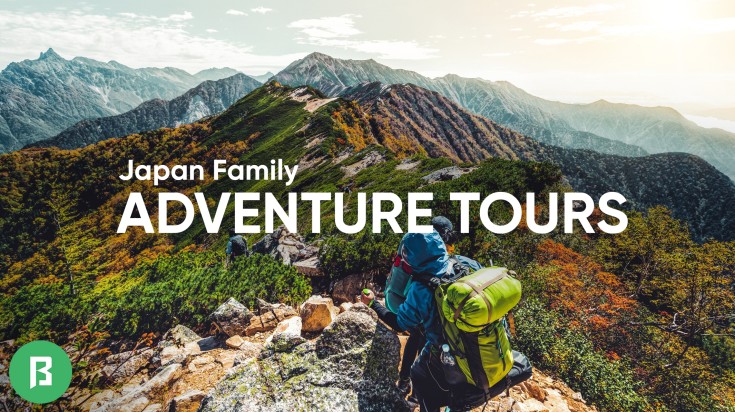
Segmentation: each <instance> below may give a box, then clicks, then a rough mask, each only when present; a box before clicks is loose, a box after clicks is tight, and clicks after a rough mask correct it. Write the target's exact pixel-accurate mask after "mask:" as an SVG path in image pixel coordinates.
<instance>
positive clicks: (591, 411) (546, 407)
mask: <svg viewBox="0 0 735 412" xmlns="http://www.w3.org/2000/svg"><path fill="white" fill-rule="evenodd" d="M481 410H482V407H479V408H476V409H474V410H473V412H480V411H481ZM485 410H490V411H497V412H596V411H597V409H596V408H595V407H594V406H590V405H587V403H586V402H585V401H584V399H583V398H582V395H580V394H579V392H575V391H574V390H572V389H571V388H569V387H568V386H567V385H565V384H564V383H563V382H560V381H558V380H556V379H554V378H552V377H550V376H548V375H546V374H544V373H543V372H541V371H538V370H535V371H534V372H533V377H532V378H531V379H529V380H527V381H525V382H523V383H521V384H520V385H517V386H514V387H513V388H511V389H510V394H509V396H506V394H505V393H502V394H500V395H499V396H498V397H497V398H495V399H492V400H490V401H489V402H488V403H487V405H486V406H485Z"/></svg>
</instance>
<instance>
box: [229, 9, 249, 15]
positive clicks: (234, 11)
mask: <svg viewBox="0 0 735 412" xmlns="http://www.w3.org/2000/svg"><path fill="white" fill-rule="evenodd" d="M225 14H229V15H231V16H247V15H248V14H247V13H245V12H244V11H242V10H235V9H229V10H227V11H226V12H225Z"/></svg>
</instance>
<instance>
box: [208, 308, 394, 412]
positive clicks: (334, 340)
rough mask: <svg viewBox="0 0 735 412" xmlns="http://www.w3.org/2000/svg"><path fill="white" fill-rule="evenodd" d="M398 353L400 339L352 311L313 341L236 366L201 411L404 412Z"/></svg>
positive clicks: (367, 316) (383, 327)
mask: <svg viewBox="0 0 735 412" xmlns="http://www.w3.org/2000/svg"><path fill="white" fill-rule="evenodd" d="M399 350H400V345H399V343H398V338H397V337H396V335H395V334H394V333H392V332H391V331H389V330H388V329H387V328H386V327H385V326H384V325H383V324H382V323H379V322H376V320H375V319H374V318H373V317H371V316H369V315H368V314H367V313H365V312H362V311H359V310H357V311H355V310H350V311H347V312H345V313H342V314H340V315H339V316H337V318H336V319H335V320H334V322H332V324H331V325H330V326H329V327H327V328H326V329H325V330H324V332H323V333H322V334H321V336H319V338H317V340H316V341H315V342H306V343H304V344H301V345H298V346H295V347H292V348H289V349H288V350H286V351H283V352H278V351H264V352H262V353H261V355H260V356H259V357H257V358H251V359H249V360H246V361H244V362H242V363H239V364H237V365H236V366H235V367H234V368H233V369H232V370H231V371H230V372H229V373H228V374H227V375H226V376H225V377H224V378H223V379H222V380H221V381H220V382H219V383H218V384H217V385H216V386H215V387H214V389H212V390H211V391H210V393H209V395H208V396H207V397H206V398H205V399H204V401H203V402H202V404H201V407H200V409H199V410H200V411H201V412H225V411H232V410H238V411H293V410H329V411H355V412H357V411H362V412H373V411H376V412H377V411H408V405H407V404H406V402H405V400H404V399H402V398H401V396H400V394H399V392H398V389H397V388H396V386H395V381H396V380H397V379H398V361H399ZM274 391H275V392H274ZM274 395H275V396H274Z"/></svg>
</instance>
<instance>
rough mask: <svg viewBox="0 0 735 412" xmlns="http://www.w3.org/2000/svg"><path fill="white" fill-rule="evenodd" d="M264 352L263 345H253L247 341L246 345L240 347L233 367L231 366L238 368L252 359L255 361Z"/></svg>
mask: <svg viewBox="0 0 735 412" xmlns="http://www.w3.org/2000/svg"><path fill="white" fill-rule="evenodd" d="M262 351H263V345H261V344H259V343H253V342H248V341H245V343H243V344H242V346H240V350H238V351H237V354H236V355H235V357H234V359H233V362H232V363H233V365H231V366H237V365H240V364H243V363H245V362H247V361H249V360H250V359H253V358H255V357H257V356H259V355H260V353H261V352H262Z"/></svg>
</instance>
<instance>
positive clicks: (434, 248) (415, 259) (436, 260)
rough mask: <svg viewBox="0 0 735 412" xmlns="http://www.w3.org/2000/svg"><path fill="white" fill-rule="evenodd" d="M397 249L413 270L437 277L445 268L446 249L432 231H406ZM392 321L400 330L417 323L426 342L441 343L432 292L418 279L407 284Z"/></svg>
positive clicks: (436, 234) (440, 327) (447, 264)
mask: <svg viewBox="0 0 735 412" xmlns="http://www.w3.org/2000/svg"><path fill="white" fill-rule="evenodd" d="M398 252H399V253H400V254H401V257H402V258H403V259H404V260H405V261H406V263H408V264H409V265H410V266H411V268H412V269H413V270H414V271H415V272H416V273H431V274H433V275H435V276H441V275H443V274H444V273H446V272H447V271H448V270H449V255H448V254H447V248H446V246H445V245H444V241H442V238H441V236H439V233H437V232H436V231H434V232H432V233H407V234H406V235H405V236H403V240H401V245H400V246H399V251H398ZM396 321H397V323H398V326H400V327H401V328H402V329H403V330H411V329H414V328H415V327H417V326H419V325H421V326H422V327H423V329H424V332H425V334H426V340H427V342H428V343H429V344H433V345H437V346H438V345H441V344H442V343H443V340H444V339H443V338H442V326H441V323H440V321H439V311H438V309H437V307H436V302H435V300H434V293H433V292H432V291H431V290H430V289H429V288H428V287H427V286H426V285H424V284H423V283H421V282H413V283H412V284H411V286H410V287H409V289H408V294H407V295H406V301H405V302H403V303H402V304H401V306H399V307H398V314H397V318H396Z"/></svg>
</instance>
